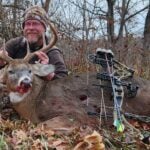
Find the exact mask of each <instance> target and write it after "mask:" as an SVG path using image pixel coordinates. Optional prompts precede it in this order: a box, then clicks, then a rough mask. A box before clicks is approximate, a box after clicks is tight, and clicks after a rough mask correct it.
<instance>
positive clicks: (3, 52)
mask: <svg viewBox="0 0 150 150" xmlns="http://www.w3.org/2000/svg"><path fill="white" fill-rule="evenodd" d="M1 51H2V53H0V58H1V59H3V60H4V61H6V62H8V63H9V62H10V61H12V60H13V59H12V58H11V57H9V56H8V54H7V51H6V44H5V39H4V40H3V47H2V49H1Z"/></svg>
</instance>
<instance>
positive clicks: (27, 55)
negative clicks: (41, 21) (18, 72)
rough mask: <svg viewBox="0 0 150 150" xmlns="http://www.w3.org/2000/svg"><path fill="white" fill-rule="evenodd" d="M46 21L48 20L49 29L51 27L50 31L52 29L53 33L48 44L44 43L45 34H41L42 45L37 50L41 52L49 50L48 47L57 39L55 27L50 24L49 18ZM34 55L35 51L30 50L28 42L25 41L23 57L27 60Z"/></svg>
mask: <svg viewBox="0 0 150 150" xmlns="http://www.w3.org/2000/svg"><path fill="white" fill-rule="evenodd" d="M47 22H48V24H49V27H50V29H51V31H52V33H53V34H52V38H51V40H50V42H49V44H48V45H46V44H45V43H46V42H45V35H43V47H42V48H41V49H39V51H42V52H46V51H47V50H49V49H50V48H52V47H53V46H54V45H55V44H56V42H57V39H58V37H57V31H56V29H55V27H54V26H53V25H52V23H51V22H50V20H47ZM34 55H35V52H33V53H31V52H30V49H29V43H28V42H27V54H26V56H25V57H24V59H25V60H26V61H29V60H30V59H31V58H32V57H33V56H34Z"/></svg>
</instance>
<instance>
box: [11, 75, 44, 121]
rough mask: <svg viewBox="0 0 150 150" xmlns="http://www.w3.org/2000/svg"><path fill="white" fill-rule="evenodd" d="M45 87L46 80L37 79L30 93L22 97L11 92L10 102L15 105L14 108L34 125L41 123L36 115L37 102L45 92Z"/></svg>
mask: <svg viewBox="0 0 150 150" xmlns="http://www.w3.org/2000/svg"><path fill="white" fill-rule="evenodd" d="M44 85H45V81H44V80H42V79H40V78H38V77H35V78H34V81H33V86H32V89H31V90H30V91H29V92H28V93H26V94H23V95H21V94H20V93H17V92H10V94H9V96H10V101H11V102H12V103H13V106H14V108H15V110H16V111H17V112H18V113H19V115H21V116H22V117H23V118H26V119H28V120H30V121H32V122H33V123H38V122H39V119H38V117H37V114H36V102H37V101H38V97H39V95H40V92H41V91H42V90H43V87H44Z"/></svg>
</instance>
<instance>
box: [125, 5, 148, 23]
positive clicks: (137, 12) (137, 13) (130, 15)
mask: <svg viewBox="0 0 150 150" xmlns="http://www.w3.org/2000/svg"><path fill="white" fill-rule="evenodd" d="M148 8H149V6H146V7H144V8H143V9H141V10H139V11H137V12H135V13H134V14H132V15H130V16H129V17H128V18H126V19H125V22H126V21H128V20H129V19H130V18H132V17H134V16H136V15H137V14H139V13H141V12H142V11H144V10H146V9H148Z"/></svg>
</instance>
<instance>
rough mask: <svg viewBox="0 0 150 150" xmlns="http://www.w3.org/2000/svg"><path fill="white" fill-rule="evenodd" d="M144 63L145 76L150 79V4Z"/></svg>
mask: <svg viewBox="0 0 150 150" xmlns="http://www.w3.org/2000/svg"><path fill="white" fill-rule="evenodd" d="M142 63H143V73H144V77H146V78H148V79H150V67H149V66H150V5H149V9H148V13H147V16H146V20H145V28H144V42H143V59H142Z"/></svg>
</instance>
